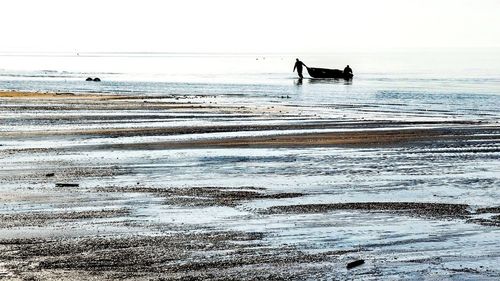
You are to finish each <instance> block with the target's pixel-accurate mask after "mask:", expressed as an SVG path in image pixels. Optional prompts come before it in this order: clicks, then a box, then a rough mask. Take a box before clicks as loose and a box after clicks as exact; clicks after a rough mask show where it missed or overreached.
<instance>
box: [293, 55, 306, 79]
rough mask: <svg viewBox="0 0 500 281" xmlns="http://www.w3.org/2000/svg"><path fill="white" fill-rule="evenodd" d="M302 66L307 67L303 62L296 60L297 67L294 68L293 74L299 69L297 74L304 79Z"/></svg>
mask: <svg viewBox="0 0 500 281" xmlns="http://www.w3.org/2000/svg"><path fill="white" fill-rule="evenodd" d="M302 66H305V67H307V65H305V64H304V63H303V62H301V61H300V60H299V59H296V61H295V65H294V66H293V72H295V69H297V74H298V75H299V77H300V78H301V79H302V78H304V76H302Z"/></svg>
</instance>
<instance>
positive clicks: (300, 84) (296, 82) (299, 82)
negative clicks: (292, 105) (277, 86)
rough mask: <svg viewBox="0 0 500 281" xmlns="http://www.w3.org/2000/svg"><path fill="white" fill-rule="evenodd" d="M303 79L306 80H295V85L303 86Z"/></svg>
mask: <svg viewBox="0 0 500 281" xmlns="http://www.w3.org/2000/svg"><path fill="white" fill-rule="evenodd" d="M302 80H304V79H302V78H299V79H297V80H296V81H294V84H295V86H302Z"/></svg>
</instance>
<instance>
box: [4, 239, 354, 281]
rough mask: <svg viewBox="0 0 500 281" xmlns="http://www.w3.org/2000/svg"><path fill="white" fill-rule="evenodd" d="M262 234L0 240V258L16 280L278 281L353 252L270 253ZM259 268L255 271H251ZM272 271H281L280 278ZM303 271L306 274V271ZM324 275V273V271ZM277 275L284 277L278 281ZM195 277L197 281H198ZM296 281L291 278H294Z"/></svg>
mask: <svg viewBox="0 0 500 281" xmlns="http://www.w3.org/2000/svg"><path fill="white" fill-rule="evenodd" d="M262 238H263V234H262V233H247V232H191V233H186V232H184V233H180V234H170V235H162V236H129V237H109V238H107V237H85V238H71V239H69V238H68V239H57V240H44V239H10V240H0V247H1V248H3V251H1V253H0V258H1V259H2V260H5V261H6V265H5V267H6V268H7V269H9V270H10V271H11V272H12V273H13V274H14V275H16V276H20V277H26V276H30V274H31V273H33V274H36V273H39V272H43V273H44V274H49V275H50V274H53V275H57V273H58V272H59V271H61V270H63V271H65V272H66V273H67V274H68V275H66V277H64V278H63V279H71V278H72V277H74V275H75V274H76V275H77V274H80V273H81V272H87V273H88V274H91V275H98V276H100V278H102V277H106V278H168V279H174V278H186V279H182V280H193V279H194V280H201V279H204V278H209V279H214V280H221V279H227V278H228V276H232V277H233V278H238V279H239V280H255V279H254V278H256V277H260V276H262V277H265V280H282V278H283V277H294V276H300V274H301V272H302V274H305V275H306V276H310V273H311V272H308V271H309V270H308V269H307V266H306V265H311V266H317V265H316V264H317V263H321V262H336V261H337V259H338V257H339V256H340V255H343V254H346V253H350V252H352V251H351V250H343V251H325V252H321V253H314V254H311V253H305V252H302V251H300V250H297V249H294V248H292V247H289V248H273V247H269V246H267V245H265V244H263V242H262ZM256 267H257V268H259V270H258V271H255V268H256ZM275 268H279V271H281V272H280V273H279V275H276V274H277V272H276V271H275ZM306 271H307V272H306ZM323 271H324V268H323ZM280 275H281V277H282V278H278V277H279V276H280ZM198 278H199V279H198ZM294 279H295V278H294Z"/></svg>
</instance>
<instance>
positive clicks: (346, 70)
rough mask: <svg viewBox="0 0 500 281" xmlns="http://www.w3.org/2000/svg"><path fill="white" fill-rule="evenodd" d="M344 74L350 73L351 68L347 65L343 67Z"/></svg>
mask: <svg viewBox="0 0 500 281" xmlns="http://www.w3.org/2000/svg"><path fill="white" fill-rule="evenodd" d="M344 74H352V69H351V68H350V67H349V65H347V66H346V67H345V68H344Z"/></svg>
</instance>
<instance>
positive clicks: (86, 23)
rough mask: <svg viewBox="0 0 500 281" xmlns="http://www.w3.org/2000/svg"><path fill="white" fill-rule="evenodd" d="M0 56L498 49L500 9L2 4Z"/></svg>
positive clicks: (373, 4) (453, 1) (438, 2)
mask: <svg viewBox="0 0 500 281" xmlns="http://www.w3.org/2000/svg"><path fill="white" fill-rule="evenodd" d="M0 11H2V16H1V17H0V30H1V32H0V38H1V44H0V52H225V53H227V52H230V53H252V52H255V53H258V52H267V53H269V52H278V53H279V52H305V53H314V52H326V53H327V52H335V51H349V50H379V49H382V50H392V49H398V48H403V49H404V48H411V49H420V48H475V47H495V48H498V47H500V16H499V15H500V1H498V0H343V1H337V0H325V1H323V0H308V1H296V0H251V1H242V0H171V1H167V0H163V1H161V0H158V1H155V0H141V1H131V0H100V1H95V0H85V1H83V0H70V1H68V0H45V1H39V0H2V1H0Z"/></svg>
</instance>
